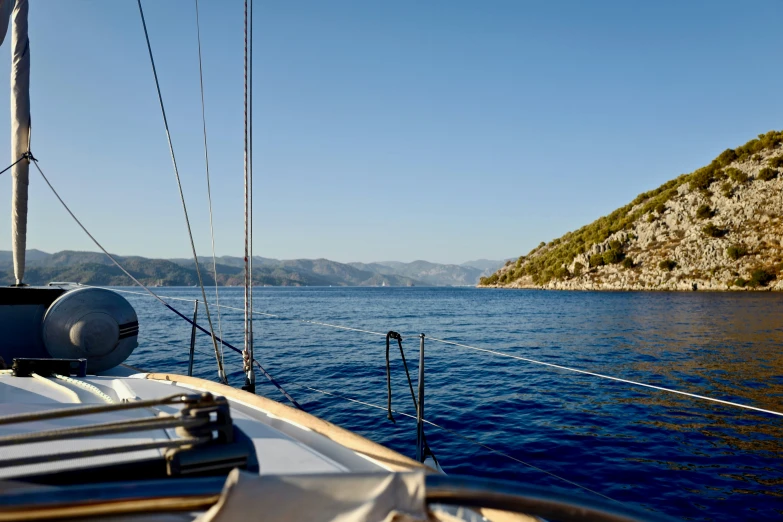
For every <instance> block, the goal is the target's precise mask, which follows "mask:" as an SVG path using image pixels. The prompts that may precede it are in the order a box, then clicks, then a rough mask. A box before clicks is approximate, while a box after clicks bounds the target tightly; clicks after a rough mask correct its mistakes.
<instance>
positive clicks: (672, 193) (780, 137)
mask: <svg viewBox="0 0 783 522" xmlns="http://www.w3.org/2000/svg"><path fill="white" fill-rule="evenodd" d="M781 240H783V131H781V132H776V131H770V132H768V133H767V134H762V135H760V136H759V137H758V138H757V139H754V140H751V141H749V142H748V143H746V144H745V145H742V146H741V147H737V148H736V149H727V150H726V151H724V152H723V153H721V155H720V156H718V157H717V158H716V159H715V160H714V161H712V163H710V164H709V165H707V166H706V167H703V168H701V169H699V170H697V171H695V172H693V173H691V174H685V175H682V176H680V177H678V178H676V179H673V180H671V181H669V182H668V183H666V184H664V185H662V186H661V187H659V188H657V189H656V190H653V191H650V192H646V193H644V194H640V195H639V196H638V197H637V198H636V199H635V200H634V201H632V202H631V203H629V204H628V205H626V206H624V207H622V208H619V209H617V210H615V211H614V212H612V213H611V214H609V215H608V216H605V217H602V218H599V219H598V220H596V221H595V222H593V223H591V224H589V225H587V226H585V227H582V228H580V229H579V230H577V231H575V232H569V233H567V234H565V235H564V236H563V237H561V238H558V239H555V240H554V241H551V242H549V243H541V244H540V245H539V246H538V247H536V248H534V249H533V250H532V251H531V252H530V253H529V254H527V255H526V256H521V257H520V258H519V259H517V260H516V262H508V263H506V266H504V267H503V268H501V269H500V270H499V271H497V272H495V273H494V274H492V275H491V276H489V277H486V278H482V279H481V281H480V285H479V286H493V287H497V286H499V287H511V288H549V289H562V290H783V247H781Z"/></svg>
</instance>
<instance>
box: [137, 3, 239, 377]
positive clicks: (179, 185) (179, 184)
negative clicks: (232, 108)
mask: <svg viewBox="0 0 783 522" xmlns="http://www.w3.org/2000/svg"><path fill="white" fill-rule="evenodd" d="M137 3H138V5H139V14H140V15H141V24H142V26H143V27H144V38H145V39H146V41H147V51H148V52H149V55H150V64H151V65H152V75H153V77H154V78H155V88H156V90H157V92H158V101H159V102H160V112H161V114H162V115H163V127H164V128H165V129H166V139H167V141H168V144H169V154H170V155H171V163H172V164H173V165H174V177H175V178H176V179H177V188H178V189H179V197H180V200H181V201H182V211H183V213H184V214H185V225H186V226H187V230H188V238H189V239H190V249H191V251H192V252H193V261H194V262H195V263H196V275H197V276H198V284H199V286H200V287H201V295H202V297H203V299H204V309H205V310H206V313H207V322H208V323H209V331H210V332H211V334H212V344H213V346H214V347H215V358H216V359H217V365H218V376H219V377H220V380H221V381H222V382H223V383H227V382H228V381H227V380H226V374H225V371H224V370H223V361H222V360H221V359H220V350H219V349H218V345H217V340H216V339H215V329H214V328H213V326H212V316H211V315H210V313H209V304H207V292H206V290H205V289H204V280H203V279H202V277H201V267H200V266H199V263H198V255H196V243H195V242H194V241H193V231H192V230H191V228H190V219H189V218H188V207H187V205H186V204H185V193H184V192H183V191H182V181H181V180H180V177H179V169H178V168H177V159H176V157H175V156H174V144H173V143H172V141H171V132H169V122H168V118H166V108H165V107H164V105H163V94H162V93H161V91H160V82H159V81H158V71H157V69H156V68H155V59H154V58H153V56H152V44H150V36H149V33H148V32H147V22H146V21H145V20H144V9H142V7H141V0H137Z"/></svg>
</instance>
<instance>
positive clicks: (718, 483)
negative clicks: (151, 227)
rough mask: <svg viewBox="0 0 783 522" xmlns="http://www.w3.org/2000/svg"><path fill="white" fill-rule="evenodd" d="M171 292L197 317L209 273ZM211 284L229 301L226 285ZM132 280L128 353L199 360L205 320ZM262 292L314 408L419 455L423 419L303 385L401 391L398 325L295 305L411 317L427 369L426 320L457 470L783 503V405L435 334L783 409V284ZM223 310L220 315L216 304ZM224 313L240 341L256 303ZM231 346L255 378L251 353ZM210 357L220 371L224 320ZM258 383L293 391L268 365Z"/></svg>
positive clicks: (754, 513) (441, 447)
mask: <svg viewBox="0 0 783 522" xmlns="http://www.w3.org/2000/svg"><path fill="white" fill-rule="evenodd" d="M125 290H134V291H138V289H125ZM155 291H156V292H158V293H160V294H161V295H163V296H169V297H178V298H183V299H189V300H191V302H188V301H171V303H172V305H173V306H175V307H176V308H178V309H179V310H181V311H182V312H183V313H184V314H186V315H188V316H191V315H192V313H193V306H194V305H193V302H192V300H193V299H200V298H201V293H200V290H199V289H197V288H156V289H155ZM208 296H209V299H210V302H211V304H214V289H212V290H211V291H210V290H209V289H208ZM126 297H127V298H128V300H129V301H130V302H131V303H132V304H133V305H134V306H135V308H136V310H137V312H138V314H139V322H140V330H141V333H140V346H139V348H137V349H136V351H135V353H134V354H133V355H132V356H131V358H130V359H129V361H128V363H129V364H132V365H134V366H137V367H139V368H142V369H144V370H148V371H149V370H155V371H171V372H177V373H186V372H187V367H188V347H189V339H190V326H189V325H188V324H187V323H186V322H184V321H183V320H181V319H180V318H178V317H177V316H176V315H175V314H173V313H171V312H170V311H168V310H166V309H165V308H164V307H163V306H161V305H160V303H158V302H156V301H155V300H154V299H151V298H149V297H143V296H137V295H133V294H126ZM254 297H255V307H254V308H255V309H256V310H258V311H262V312H267V313H270V314H276V315H278V316H282V317H285V318H288V319H281V318H278V317H264V316H258V315H257V316H256V320H255V322H254V331H255V353H256V357H257V359H258V360H259V361H260V362H261V364H262V365H263V366H264V367H265V368H266V369H267V371H268V372H269V373H270V374H271V375H272V376H274V378H275V379H276V380H278V381H279V382H280V383H281V384H282V385H283V386H284V387H285V388H286V389H287V390H288V392H289V393H290V394H291V395H292V396H293V397H294V398H295V399H296V400H297V401H298V402H299V403H300V404H301V405H302V406H303V407H304V409H305V410H306V411H308V412H310V413H313V414H315V415H317V416H319V417H322V418H325V419H327V420H329V421H331V422H333V423H335V424H338V425H340V426H343V427H345V428H348V429H350V430H353V431H356V432H358V433H360V434H362V435H364V436H366V437H368V438H370V439H372V440H375V441H377V442H380V443H383V444H385V445H387V446H389V447H391V448H393V449H395V450H397V451H399V452H401V453H404V454H406V455H409V456H414V454H415V440H416V430H415V421H413V420H411V419H409V418H406V417H403V416H401V415H396V416H395V417H396V421H397V422H396V424H394V423H392V422H390V421H389V420H387V418H386V412H385V411H383V410H382V409H377V408H372V407H369V406H365V405H361V404H358V403H354V402H348V401H346V400H343V399H340V398H336V397H331V396H326V395H323V394H320V393H318V392H315V391H312V390H310V389H307V388H303V387H302V386H308V387H310V388H316V389H319V390H323V391H327V392H331V393H336V394H339V395H341V396H345V397H350V398H352V399H356V400H360V401H363V402H366V403H370V404H374V405H378V406H382V407H385V405H386V399H387V395H386V373H385V372H386V370H385V339H384V337H382V336H378V335H374V334H370V333H363V332H356V331H351V330H341V329H336V328H330V327H326V326H321V325H315V324H310V323H303V322H300V321H297V320H292V319H307V320H315V321H320V322H326V323H331V324H336V325H345V326H351V327H355V328H358V329H363V330H368V331H373V332H380V333H384V332H387V331H389V330H394V331H396V332H399V333H401V334H402V336H403V339H404V341H403V347H404V349H405V355H406V359H407V360H408V363H409V366H410V369H411V376H412V378H413V379H414V386H415V380H416V372H417V367H418V356H419V338H418V336H419V334H420V333H424V334H425V336H426V337H425V340H426V341H425V356H426V357H425V369H426V379H425V381H426V392H425V396H426V400H425V403H426V405H425V417H426V418H427V419H429V420H431V421H432V422H434V423H436V424H438V425H440V426H443V427H445V428H447V429H448V430H451V431H445V430H442V429H437V428H434V427H432V426H428V427H427V439H428V442H429V445H430V447H431V448H432V450H433V451H434V453H435V454H436V455H437V457H438V459H439V461H440V463H441V465H442V466H443V468H444V470H445V471H446V472H447V473H449V474H459V475H475V476H483V477H495V478H502V479H508V480H514V481H518V482H520V483H523V484H534V485H537V486H547V487H551V488H553V489H555V490H556V491H558V492H560V493H563V494H566V495H578V496H580V497H584V496H590V495H592V493H590V492H589V491H586V490H585V489H580V488H578V487H576V486H574V485H572V484H571V483H576V484H579V485H581V486H583V487H584V488H588V489H590V490H593V491H595V492H598V493H600V494H602V495H605V496H607V497H610V498H612V499H614V500H617V501H619V502H622V503H625V504H629V505H634V506H638V507H641V508H643V509H647V510H651V511H658V512H662V513H665V514H667V515H671V516H674V517H677V518H682V519H686V520H705V521H706V520H780V519H783V460H781V459H783V417H779V416H774V415H770V414H766V413H760V412H754V411H749V410H743V409H740V408H737V407H733V406H727V405H721V404H716V403H711V402H707V401H704V400H700V399H695V398H689V397H684V396H680V395H674V394H671V393H667V392H663V391H658V390H653V389H646V388H641V387H636V386H632V385H629V384H625V383H622V382H616V381H610V380H605V379H601V378H597V377H593V376H589V375H583V374H578V373H573V372H568V371H564V370H560V369H556V368H551V367H546V366H542V365H537V364H533V363H530V362H525V361H520V360H515V359H510V358H507V357H502V356H499V355H494V354H490V353H486V352H480V351H475V350H471V349H467V348H462V347H457V346H453V345H447V344H442V343H437V342H433V341H431V340H427V339H428V338H429V337H433V338H439V339H446V340H451V341H455V342H459V343H462V344H467V345H471V346H475V347H479V348H483V349H489V350H494V351H499V352H503V353H507V354H513V355H518V356H522V357H525V358H529V359H534V360H537V361H543V362H549V363H554V364H558V365H562V366H567V367H572V368H577V369H582V370H587V371H591V372H597V373H601V374H606V375H611V376H616V377H621V378H625V379H630V380H635V381H640V382H644V383H649V384H653V385H657V386H662V387H667V388H674V389H677V390H683V391H687V392H691V393H695V394H700V395H706V396H710V397H715V398H718V399H723V400H728V401H734V402H738V403H742V404H747V405H752V406H756V407H759V408H765V409H770V410H776V411H783V295H779V294H773V293H702V292H690V293H628V292H617V293H614V292H601V293H597V292H595V293H594V292H574V293H571V292H544V291H526V290H480V289H473V288H256V289H255V290H254ZM220 302H221V304H222V305H227V306H232V307H239V308H241V307H242V306H243V290H242V289H241V288H222V289H221V291H220ZM212 315H213V323H214V325H215V328H216V329H217V328H218V320H217V319H218V318H217V313H216V309H215V307H214V306H213V307H212ZM199 323H200V324H202V325H204V326H206V324H207V323H206V316H205V314H204V308H203V306H201V307H200V309H199ZM220 324H221V327H222V331H223V336H224V338H225V339H226V340H227V341H228V342H231V343H233V344H235V345H236V346H237V347H241V346H242V338H243V333H242V312H241V311H238V310H229V309H222V313H221V318H220ZM225 359H226V367H227V371H228V373H229V377H230V381H231V384H232V385H235V386H240V385H242V384H243V375H242V371H241V370H242V368H241V357H240V356H239V355H236V354H234V353H233V352H230V351H226V358H225ZM391 360H392V367H391V371H392V387H393V407H394V409H396V410H398V411H401V412H406V413H409V414H411V415H413V414H414V413H415V409H414V406H413V403H412V401H411V397H410V392H409V390H408V385H407V381H406V379H405V371H404V369H403V367H402V363H401V360H400V354H399V350H398V348H397V347H396V345H393V346H392V351H391ZM194 374H195V375H197V376H199V377H203V378H207V379H212V380H216V379H217V371H216V365H215V358H214V355H213V350H212V344H211V340H210V338H209V336H207V335H202V334H199V336H198V342H197V349H196V358H195V371H194ZM258 383H259V386H258V392H259V393H260V394H263V395H265V396H268V397H271V398H273V399H277V400H280V401H282V402H285V398H284V397H283V396H282V395H281V394H280V392H279V391H278V390H277V389H276V388H275V387H273V386H271V385H270V384H268V383H267V382H266V381H265V379H264V377H263V376H261V375H260V374H259V376H258ZM469 439H470V440H469ZM472 441H476V442H479V443H481V444H484V445H486V446H489V447H491V448H492V449H494V450H496V453H493V452H491V451H490V450H488V449H486V448H484V447H481V446H478V445H476V444H474V443H473V442H472ZM509 457H513V459H516V460H512V459H511V458H509ZM519 461H522V462H525V463H527V464H529V465H531V466H535V468H538V469H535V468H533V467H530V466H528V465H525V464H522V463H520V462H519ZM562 479H565V480H562ZM566 481H568V482H566Z"/></svg>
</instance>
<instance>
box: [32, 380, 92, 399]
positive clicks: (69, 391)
mask: <svg viewBox="0 0 783 522" xmlns="http://www.w3.org/2000/svg"><path fill="white" fill-rule="evenodd" d="M30 377H32V378H33V379H35V380H37V381H38V382H41V383H43V384H46V385H47V386H49V387H50V388H54V389H55V390H57V391H58V392H59V393H62V394H64V395H66V396H67V397H68V398H70V399H71V400H72V401H73V402H75V403H81V402H82V400H81V399H80V398H79V395H78V394H77V393H76V392H75V391H73V390H72V389H70V388H68V387H67V386H63V385H62V384H57V383H56V382H54V381H50V380H49V379H47V378H46V377H43V376H41V375H38V374H37V373H31V374H30Z"/></svg>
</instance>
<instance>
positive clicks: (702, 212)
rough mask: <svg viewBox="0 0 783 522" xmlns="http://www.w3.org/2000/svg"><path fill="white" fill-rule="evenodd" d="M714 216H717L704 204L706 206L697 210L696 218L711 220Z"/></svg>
mask: <svg viewBox="0 0 783 522" xmlns="http://www.w3.org/2000/svg"><path fill="white" fill-rule="evenodd" d="M714 215H715V212H714V211H713V210H712V209H711V208H710V206H709V205H707V204H704V205H702V206H700V207H699V208H698V209H697V210H696V217H697V218H699V219H709V218H711V217H712V216H714Z"/></svg>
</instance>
